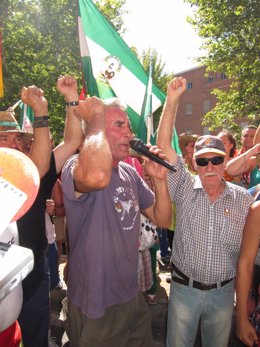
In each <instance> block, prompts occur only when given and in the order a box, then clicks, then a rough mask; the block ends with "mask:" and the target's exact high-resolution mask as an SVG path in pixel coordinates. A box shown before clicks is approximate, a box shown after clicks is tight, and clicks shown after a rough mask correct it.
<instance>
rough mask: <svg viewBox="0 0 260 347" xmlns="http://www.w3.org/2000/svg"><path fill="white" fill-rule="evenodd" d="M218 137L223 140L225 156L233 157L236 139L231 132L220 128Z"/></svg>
mask: <svg viewBox="0 0 260 347" xmlns="http://www.w3.org/2000/svg"><path fill="white" fill-rule="evenodd" d="M218 137H219V138H220V139H221V140H222V141H223V143H224V146H225V149H226V153H227V156H229V157H230V158H233V157H234V155H235V152H236V140H235V138H234V136H233V135H232V133H231V132H230V131H227V130H222V131H221V132H220V133H218Z"/></svg>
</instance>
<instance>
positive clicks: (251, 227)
mask: <svg viewBox="0 0 260 347" xmlns="http://www.w3.org/2000/svg"><path fill="white" fill-rule="evenodd" d="M259 224H260V202H255V203H254V204H253V205H252V206H251V208H250V210H249V214H248V217H247V221H246V224H245V228H244V234H243V239H242V245H241V250H240V255H239V260H238V267H237V276H236V297H237V303H236V316H237V335H238V337H239V338H240V340H242V341H243V342H244V343H245V344H246V345H248V346H253V345H254V343H257V335H256V332H255V329H254V328H253V327H252V325H251V324H250V323H249V319H248V305H247V304H248V297H249V290H250V287H251V282H252V276H253V268H254V262H255V257H256V254H257V251H258V247H259V236H260V232H259Z"/></svg>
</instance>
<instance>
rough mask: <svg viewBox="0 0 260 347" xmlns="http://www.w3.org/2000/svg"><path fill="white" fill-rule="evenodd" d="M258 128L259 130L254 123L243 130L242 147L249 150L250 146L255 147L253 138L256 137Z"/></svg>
mask: <svg viewBox="0 0 260 347" xmlns="http://www.w3.org/2000/svg"><path fill="white" fill-rule="evenodd" d="M256 130H257V127H256V126H254V125H247V126H246V127H245V128H244V129H243V130H242V135H241V144H242V147H244V148H245V149H246V150H249V149H250V148H252V147H253V140H254V137H255V133H256Z"/></svg>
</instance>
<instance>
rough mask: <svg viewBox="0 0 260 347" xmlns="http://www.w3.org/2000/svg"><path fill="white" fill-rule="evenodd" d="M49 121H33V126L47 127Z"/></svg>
mask: <svg viewBox="0 0 260 347" xmlns="http://www.w3.org/2000/svg"><path fill="white" fill-rule="evenodd" d="M48 126H49V122H48V121H42V122H36V123H33V126H32V127H33V128H48Z"/></svg>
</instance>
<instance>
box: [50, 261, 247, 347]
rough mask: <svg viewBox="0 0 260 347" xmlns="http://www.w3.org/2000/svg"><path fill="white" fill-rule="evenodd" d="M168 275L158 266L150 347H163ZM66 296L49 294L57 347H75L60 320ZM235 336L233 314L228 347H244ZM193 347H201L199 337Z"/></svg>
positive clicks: (55, 292)
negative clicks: (156, 298)
mask: <svg viewBox="0 0 260 347" xmlns="http://www.w3.org/2000/svg"><path fill="white" fill-rule="evenodd" d="M65 260H66V257H65V256H63V258H62V263H61V266H60V271H61V272H62V270H63V265H64V262H65ZM169 275H170V269H169V266H168V265H167V264H166V266H162V265H161V264H159V266H158V288H157V295H158V303H157V304H156V305H149V308H150V310H151V316H152V329H153V338H154V344H153V346H151V347H165V337H166V324H167V307H168V297H169V290H170V285H169V284H168V283H167V282H166V278H167V277H169ZM65 296H66V287H65V286H64V288H63V289H62V290H61V289H56V290H54V291H52V293H51V305H52V314H51V330H52V336H54V337H56V343H57V345H58V346H62V347H75V346H69V342H68V338H67V335H66V332H65V326H64V322H62V321H61V320H60V313H61V311H62V310H61V309H62V305H61V301H62V299H63V298H64V297H65ZM244 346H245V345H244V344H242V343H241V342H240V341H239V340H238V339H237V338H236V336H235V313H234V319H233V326H232V332H231V336H230V341H229V344H228V347H244ZM115 347H116V346H115ZM193 347H201V343H200V338H199V335H198V337H197V339H196V342H195V344H194V346H193ZM206 347H210V346H206Z"/></svg>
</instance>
